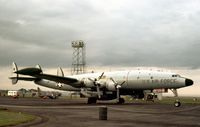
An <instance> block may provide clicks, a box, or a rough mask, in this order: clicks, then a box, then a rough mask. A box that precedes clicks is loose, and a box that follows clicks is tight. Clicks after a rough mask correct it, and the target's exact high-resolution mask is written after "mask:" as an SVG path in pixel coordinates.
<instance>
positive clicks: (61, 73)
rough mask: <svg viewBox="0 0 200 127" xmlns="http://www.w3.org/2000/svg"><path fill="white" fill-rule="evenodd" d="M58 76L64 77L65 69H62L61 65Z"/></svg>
mask: <svg viewBox="0 0 200 127" xmlns="http://www.w3.org/2000/svg"><path fill="white" fill-rule="evenodd" d="M57 76H61V77H64V73H63V70H62V68H61V67H59V68H58V70H57Z"/></svg>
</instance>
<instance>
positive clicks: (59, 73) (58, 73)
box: [57, 67, 64, 88]
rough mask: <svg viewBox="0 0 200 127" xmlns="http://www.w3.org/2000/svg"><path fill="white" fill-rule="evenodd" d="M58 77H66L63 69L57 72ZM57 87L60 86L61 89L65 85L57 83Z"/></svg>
mask: <svg viewBox="0 0 200 127" xmlns="http://www.w3.org/2000/svg"><path fill="white" fill-rule="evenodd" d="M57 76H60V77H64V73H63V70H62V68H61V67H59V68H58V70H57ZM57 86H58V87H59V88H61V87H62V86H63V84H62V83H59V82H57Z"/></svg>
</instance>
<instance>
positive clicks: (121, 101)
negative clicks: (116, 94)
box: [117, 98, 125, 104]
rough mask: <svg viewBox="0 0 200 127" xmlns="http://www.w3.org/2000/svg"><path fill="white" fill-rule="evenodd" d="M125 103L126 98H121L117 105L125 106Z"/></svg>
mask: <svg viewBox="0 0 200 127" xmlns="http://www.w3.org/2000/svg"><path fill="white" fill-rule="evenodd" d="M124 102H125V100H124V98H119V100H118V102H117V104H123V103H124Z"/></svg>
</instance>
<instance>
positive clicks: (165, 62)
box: [0, 0, 200, 68]
mask: <svg viewBox="0 0 200 127" xmlns="http://www.w3.org/2000/svg"><path fill="white" fill-rule="evenodd" d="M199 24H200V1H199V0H139V1H138V0H57V1H55V0H0V66H8V65H10V64H11V63H12V61H16V62H17V63H18V64H20V65H22V66H27V65H28V66H31V65H35V64H37V63H39V64H41V65H42V66H46V67H57V66H62V67H70V65H71V62H72V60H71V59H72V51H73V50H72V48H71V41H73V40H83V41H85V42H86V45H87V48H86V49H87V51H86V52H87V63H88V65H98V66H161V67H190V68H198V67H199V66H200V58H199V54H200V36H199V35H200V25H199Z"/></svg>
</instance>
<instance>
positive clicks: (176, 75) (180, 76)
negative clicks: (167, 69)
mask: <svg viewBox="0 0 200 127" xmlns="http://www.w3.org/2000/svg"><path fill="white" fill-rule="evenodd" d="M172 77H181V76H180V75H178V74H177V75H172Z"/></svg>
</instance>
